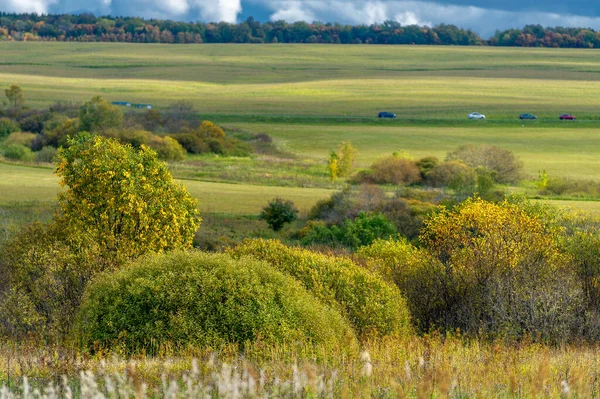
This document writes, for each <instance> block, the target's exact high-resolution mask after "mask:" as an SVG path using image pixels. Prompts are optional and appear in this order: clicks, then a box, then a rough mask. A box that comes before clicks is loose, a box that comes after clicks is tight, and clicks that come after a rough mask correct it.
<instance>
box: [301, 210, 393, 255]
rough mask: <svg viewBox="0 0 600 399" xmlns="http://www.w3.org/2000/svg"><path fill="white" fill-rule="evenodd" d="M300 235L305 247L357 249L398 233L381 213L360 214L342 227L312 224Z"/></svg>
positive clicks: (348, 220)
mask: <svg viewBox="0 0 600 399" xmlns="http://www.w3.org/2000/svg"><path fill="white" fill-rule="evenodd" d="M299 235H300V237H301V241H300V242H301V243H302V245H304V246H310V245H329V246H334V247H347V248H351V249H356V248H358V247H361V246H363V245H369V244H371V243H372V242H373V241H374V240H376V239H379V238H390V237H395V236H396V235H397V231H396V228H395V226H394V224H393V223H391V222H390V221H389V220H388V219H387V218H386V217H385V216H384V215H382V214H381V213H366V212H360V213H359V214H358V216H357V217H356V218H355V219H347V220H346V221H344V223H343V224H342V225H331V226H328V225H327V224H325V223H324V222H314V221H313V222H310V223H309V224H307V225H306V226H305V227H304V228H303V229H302V230H300V232H299Z"/></svg>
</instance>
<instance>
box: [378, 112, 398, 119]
mask: <svg viewBox="0 0 600 399" xmlns="http://www.w3.org/2000/svg"><path fill="white" fill-rule="evenodd" d="M377 117H378V118H395V117H396V114H393V113H391V112H380V113H379V115H377Z"/></svg>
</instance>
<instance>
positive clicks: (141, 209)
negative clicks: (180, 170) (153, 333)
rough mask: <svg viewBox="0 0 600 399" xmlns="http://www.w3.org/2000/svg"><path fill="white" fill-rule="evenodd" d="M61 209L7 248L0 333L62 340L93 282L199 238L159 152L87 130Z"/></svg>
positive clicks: (70, 163) (192, 211) (0, 285)
mask: <svg viewBox="0 0 600 399" xmlns="http://www.w3.org/2000/svg"><path fill="white" fill-rule="evenodd" d="M67 144H68V147H66V148H62V149H61V150H60V151H59V154H58V159H57V169H56V173H57V174H58V175H59V176H61V177H62V181H61V184H62V185H63V186H65V187H66V189H65V190H64V191H63V192H62V193H60V195H59V198H58V201H59V205H60V211H59V212H57V214H56V215H55V218H54V219H53V220H52V221H50V222H48V223H45V224H41V223H36V224H33V225H31V226H26V227H25V228H23V230H22V231H21V232H19V234H17V235H16V236H15V237H14V238H13V239H11V240H10V241H9V242H7V243H6V244H5V245H3V246H2V248H0V337H3V338H6V337H10V338H12V339H17V340H21V339H25V338H27V339H40V340H43V341H44V342H60V341H61V340H63V339H64V338H65V337H67V336H68V335H69V333H70V330H71V327H72V324H73V318H74V317H75V314H76V312H77V310H78V309H79V305H80V302H81V299H82V296H83V292H84V290H85V288H86V287H87V285H88V283H89V282H90V281H91V280H92V279H93V278H94V277H95V276H96V275H98V274H99V273H101V272H103V271H107V270H108V271H110V270H115V269H118V268H119V267H120V266H122V265H124V264H125V263H126V262H128V261H130V260H132V259H135V258H137V257H138V256H140V255H142V254H145V253H149V252H163V251H166V250H171V249H184V248H187V247H190V246H191V245H192V240H193V237H194V233H195V232H196V230H197V228H198V227H199V225H200V217H199V214H198V210H197V207H196V200H195V199H193V198H192V197H191V196H190V195H189V194H188V193H187V191H186V190H185V189H184V188H183V187H182V186H181V185H179V184H176V183H175V182H174V181H173V178H172V177H171V174H170V173H169V171H168V170H167V166H166V164H165V163H163V162H160V161H159V160H158V158H157V155H156V153H155V152H154V151H152V150H151V149H149V148H148V147H145V146H143V145H142V146H140V149H135V148H133V147H132V146H131V145H122V144H119V142H118V141H116V140H115V139H107V138H103V137H99V136H95V135H91V134H89V133H81V134H79V135H77V136H76V137H75V138H71V139H68V142H67Z"/></svg>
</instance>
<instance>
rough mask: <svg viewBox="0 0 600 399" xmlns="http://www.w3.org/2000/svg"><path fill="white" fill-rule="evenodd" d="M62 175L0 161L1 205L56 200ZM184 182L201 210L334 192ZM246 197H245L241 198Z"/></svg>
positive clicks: (311, 200) (252, 207)
mask: <svg viewBox="0 0 600 399" xmlns="http://www.w3.org/2000/svg"><path fill="white" fill-rule="evenodd" d="M58 182H59V178H58V177H57V176H55V175H54V174H53V169H51V168H47V167H46V168H44V167H36V168H31V167H27V166H20V165H12V164H5V163H0V191H1V192H2V194H0V205H7V204H11V203H14V202H18V201H25V202H31V201H37V202H42V203H44V202H52V201H54V200H55V198H56V195H57V194H58V192H59V189H60V187H59V185H58ZM181 183H182V184H183V185H184V186H185V187H186V188H187V190H188V191H189V192H190V194H192V195H193V196H194V197H196V198H198V199H199V204H198V206H199V208H200V211H201V212H206V213H228V214H258V213H259V212H260V209H261V208H262V207H263V206H264V204H265V203H266V202H267V201H269V200H270V199H272V198H273V197H277V196H285V197H286V198H289V199H291V200H292V201H294V203H295V204H296V205H297V207H298V208H299V209H300V210H302V211H307V210H308V209H310V207H311V206H313V205H314V204H315V203H316V202H317V201H318V200H320V199H324V198H327V197H329V196H330V195H331V193H332V192H333V191H332V190H328V189H320V188H300V187H272V186H260V185H249V184H226V183H215V182H203V181H194V180H182V181H181ZM240 198H243V199H244V200H243V201H240Z"/></svg>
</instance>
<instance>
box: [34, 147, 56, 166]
mask: <svg viewBox="0 0 600 399" xmlns="http://www.w3.org/2000/svg"><path fill="white" fill-rule="evenodd" d="M56 152H57V150H56V148H54V147H50V146H45V147H42V149H41V150H39V151H38V152H36V153H35V161H36V162H46V163H51V162H54V157H56Z"/></svg>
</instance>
